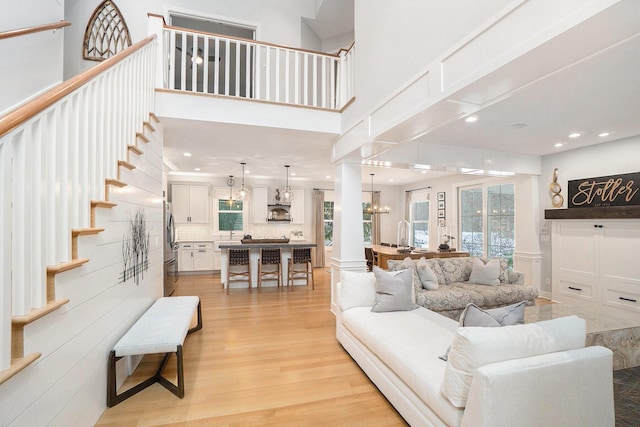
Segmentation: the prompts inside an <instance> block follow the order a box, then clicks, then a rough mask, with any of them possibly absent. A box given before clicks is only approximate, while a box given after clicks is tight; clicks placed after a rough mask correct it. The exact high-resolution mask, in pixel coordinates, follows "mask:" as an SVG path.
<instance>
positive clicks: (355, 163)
mask: <svg viewBox="0 0 640 427" xmlns="http://www.w3.org/2000/svg"><path fill="white" fill-rule="evenodd" d="M335 175H336V179H335V204H334V211H333V242H334V243H333V257H332V258H331V311H333V312H334V313H335V312H336V300H335V291H336V284H337V283H338V282H339V281H340V272H341V271H343V270H351V271H366V269H367V261H366V260H365V257H364V232H363V228H362V180H361V172H360V160H359V159H344V160H342V161H341V163H339V164H338V165H337V166H336V174H335Z"/></svg>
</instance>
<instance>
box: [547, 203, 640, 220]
mask: <svg viewBox="0 0 640 427" xmlns="http://www.w3.org/2000/svg"><path fill="white" fill-rule="evenodd" d="M634 218H640V206H611V207H608V208H569V209H545V211H544V219H634Z"/></svg>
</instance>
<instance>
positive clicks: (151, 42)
mask: <svg viewBox="0 0 640 427" xmlns="http://www.w3.org/2000/svg"><path fill="white" fill-rule="evenodd" d="M156 50H157V42H156V37H155V36H150V37H147V38H146V39H145V40H142V41H140V42H139V43H136V44H135V45H134V46H132V47H130V48H129V49H127V50H125V51H123V52H121V53H120V54H118V55H116V56H115V57H113V58H111V59H109V60H106V61H104V62H102V63H100V64H99V65H97V66H95V67H94V68H92V69H90V70H88V71H86V72H85V73H82V74H80V75H78V76H76V77H74V78H73V79H70V80H68V81H67V82H64V83H62V84H60V85H59V86H58V87H56V88H54V89H52V90H51V91H49V92H47V93H45V94H43V95H42V96H40V97H38V98H37V99H35V100H33V101H32V102H30V103H28V104H26V105H24V106H22V107H20V108H18V109H17V110H14V111H13V112H11V113H9V114H7V115H6V116H4V117H1V118H0V168H2V173H1V174H0V252H2V254H3V255H2V257H0V280H1V289H0V348H1V350H0V371H3V370H6V369H8V368H9V367H10V365H11V348H12V343H11V320H12V317H13V316H24V315H28V314H29V313H30V312H31V311H32V310H37V309H39V308H42V307H44V306H46V305H47V303H48V302H49V301H47V287H46V282H47V266H51V265H59V264H61V263H68V262H70V261H71V258H72V251H71V230H72V228H74V229H76V228H88V227H90V221H91V220H90V203H91V200H105V179H108V178H117V167H118V163H117V162H118V160H124V159H126V158H127V157H126V155H127V146H128V145H129V144H133V143H134V141H135V136H136V133H137V132H142V126H143V123H144V122H145V121H147V120H149V113H150V112H152V111H153V107H154V88H155V72H156V63H155V55H156ZM158 71H159V70H158Z"/></svg>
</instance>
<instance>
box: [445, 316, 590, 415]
mask: <svg viewBox="0 0 640 427" xmlns="http://www.w3.org/2000/svg"><path fill="white" fill-rule="evenodd" d="M585 340H586V322H585V321H584V319H581V318H579V317H577V316H568V317H561V318H558V319H552V320H545V321H541V322H537V323H528V324H524V325H513V326H505V327H503V328H478V327H460V328H458V330H457V331H456V334H455V336H454V338H453V342H452V343H451V350H450V351H449V360H448V361H447V363H446V368H445V374H444V380H443V382H442V388H441V391H442V394H443V395H444V396H445V397H446V398H447V399H448V400H449V401H450V402H451V403H452V404H453V405H454V406H456V407H458V408H463V407H464V406H465V405H466V402H467V395H468V394H469V386H470V385H471V380H472V378H473V374H474V372H475V370H476V369H477V368H479V367H481V366H484V365H488V364H490V363H495V362H501V361H505V360H512V359H521V358H524V357H530V356H538V355H541V354H547V353H553V352H556V351H564V350H570V349H574V348H581V347H584V345H585Z"/></svg>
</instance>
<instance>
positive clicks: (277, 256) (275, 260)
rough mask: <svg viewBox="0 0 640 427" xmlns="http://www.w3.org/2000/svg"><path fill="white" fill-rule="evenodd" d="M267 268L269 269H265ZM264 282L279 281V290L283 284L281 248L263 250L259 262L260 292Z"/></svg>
mask: <svg viewBox="0 0 640 427" xmlns="http://www.w3.org/2000/svg"><path fill="white" fill-rule="evenodd" d="M265 266H266V267H267V268H266V269H265ZM263 280H277V281H278V288H280V285H281V284H282V250H281V249H280V248H261V249H260V260H259V261H258V290H260V289H261V288H262V281H263Z"/></svg>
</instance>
